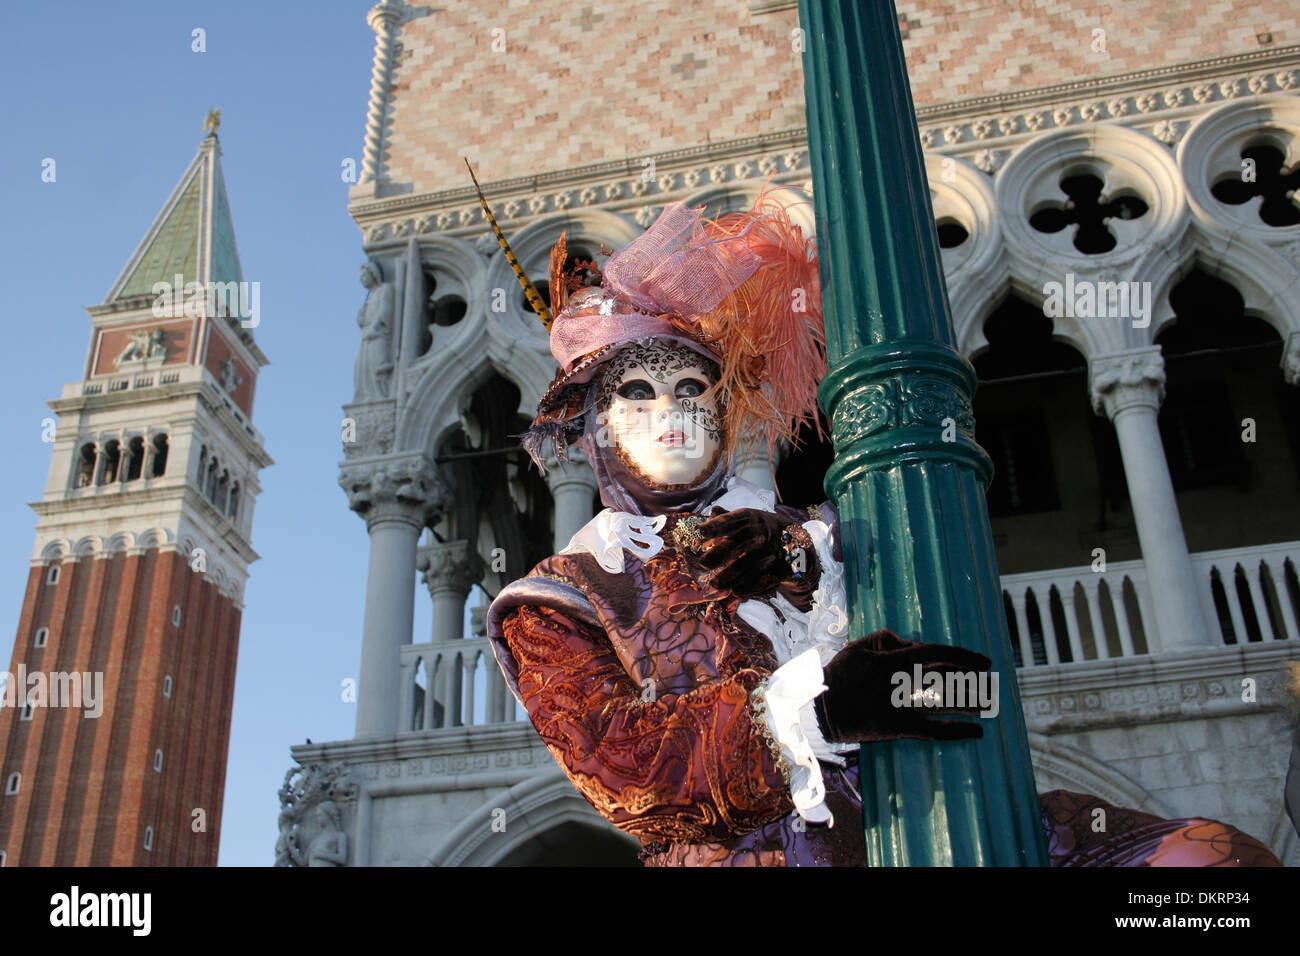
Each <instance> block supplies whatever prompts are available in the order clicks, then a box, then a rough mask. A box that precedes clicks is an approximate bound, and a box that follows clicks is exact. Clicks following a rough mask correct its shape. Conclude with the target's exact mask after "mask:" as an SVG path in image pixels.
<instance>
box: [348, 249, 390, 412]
mask: <svg viewBox="0 0 1300 956" xmlns="http://www.w3.org/2000/svg"><path fill="white" fill-rule="evenodd" d="M361 284H362V285H364V286H365V287H366V288H367V289H368V290H370V291H369V295H367V296H366V301H365V304H364V305H363V306H362V307H361V308H360V309H359V310H358V311H357V325H359V326H360V327H361V347H360V348H359V349H357V364H356V382H355V384H356V397H357V398H358V399H362V398H387V397H388V394H389V387H390V378H391V376H392V372H393V361H392V352H393V312H394V305H395V303H396V296H395V293H394V290H393V284H392V283H391V282H385V281H383V273H382V269H381V267H380V265H379V263H378V261H376V260H374V259H371V260H370V261H369V262H367V263H365V264H364V265H363V266H362V267H361Z"/></svg>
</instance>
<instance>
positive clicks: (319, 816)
mask: <svg viewBox="0 0 1300 956" xmlns="http://www.w3.org/2000/svg"><path fill="white" fill-rule="evenodd" d="M316 826H317V832H316V836H315V838H314V839H313V840H312V841H311V846H310V847H308V848H307V865H308V866H347V863H348V835H347V834H346V833H344V832H343V817H342V814H340V813H339V808H338V807H337V806H336V805H335V803H334V801H332V800H326V801H325V802H324V803H322V804H320V805H319V806H318V807H316Z"/></svg>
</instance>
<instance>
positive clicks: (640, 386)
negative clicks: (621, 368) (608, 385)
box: [618, 378, 655, 402]
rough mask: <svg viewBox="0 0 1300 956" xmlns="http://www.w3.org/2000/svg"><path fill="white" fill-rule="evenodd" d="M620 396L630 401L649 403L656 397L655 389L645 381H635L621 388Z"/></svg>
mask: <svg viewBox="0 0 1300 956" xmlns="http://www.w3.org/2000/svg"><path fill="white" fill-rule="evenodd" d="M618 394H619V395H620V396H622V397H623V398H626V399H627V400H628V401H632V402H649V401H653V400H654V397H655V390H654V387H653V386H652V385H651V384H650V383H649V382H647V381H645V380H644V379H639V378H637V379H633V380H632V381H630V382H624V383H623V384H622V385H621V386H619V389H618Z"/></svg>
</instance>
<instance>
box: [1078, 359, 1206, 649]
mask: <svg viewBox="0 0 1300 956" xmlns="http://www.w3.org/2000/svg"><path fill="white" fill-rule="evenodd" d="M1089 379H1090V381H1089V388H1090V391H1091V393H1092V407H1093V409H1094V410H1095V411H1096V412H1097V414H1099V415H1101V414H1105V415H1106V416H1107V417H1108V418H1110V420H1111V422H1112V423H1113V424H1114V425H1115V435H1116V437H1117V438H1118V439H1119V450H1120V455H1121V456H1122V457H1123V459H1124V477H1125V478H1126V479H1127V480H1128V494H1129V501H1130V502H1131V503H1132V505H1133V520H1134V521H1135V522H1136V524H1137V533H1138V542H1139V543H1140V544H1141V546H1142V560H1143V562H1144V563H1145V564H1146V572H1147V583H1148V587H1149V588H1150V591H1151V603H1152V612H1153V613H1154V615H1155V625H1156V626H1155V635H1154V636H1155V640H1151V635H1150V634H1148V639H1147V646H1148V650H1149V651H1150V652H1151V653H1153V654H1154V653H1156V652H1158V651H1161V650H1173V649H1175V648H1187V647H1204V646H1206V645H1208V644H1210V643H1212V642H1211V640H1210V629H1209V627H1208V626H1207V625H1206V622H1205V618H1204V616H1203V615H1202V613H1201V599H1200V594H1199V591H1198V588H1197V586H1196V573H1195V571H1194V569H1193V568H1192V559H1191V556H1190V555H1189V554H1188V553H1187V540H1186V538H1184V537H1183V523H1182V520H1181V519H1180V518H1179V516H1178V503H1177V500H1176V499H1175V498H1174V485H1173V482H1172V481H1171V480H1170V478H1169V463H1168V462H1166V461H1165V451H1164V445H1163V444H1162V443H1161V440H1160V427H1159V425H1158V423H1157V420H1156V412H1157V411H1158V410H1159V408H1160V402H1161V400H1162V399H1163V398H1164V395H1165V372H1164V360H1163V359H1162V358H1161V356H1160V348H1159V346H1152V347H1151V348H1144V349H1135V350H1133V351H1130V352H1120V353H1115V354H1111V355H1098V356H1094V357H1093V358H1092V360H1091V361H1090V363H1089Z"/></svg>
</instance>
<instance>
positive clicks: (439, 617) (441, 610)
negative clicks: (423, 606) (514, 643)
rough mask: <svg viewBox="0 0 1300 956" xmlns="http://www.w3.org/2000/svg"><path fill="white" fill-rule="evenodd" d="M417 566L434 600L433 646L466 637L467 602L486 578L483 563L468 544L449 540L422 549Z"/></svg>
mask: <svg viewBox="0 0 1300 956" xmlns="http://www.w3.org/2000/svg"><path fill="white" fill-rule="evenodd" d="M416 567H417V568H419V569H420V572H421V573H422V574H423V576H424V583H425V585H426V586H427V587H428V588H429V594H430V596H431V597H432V598H433V643H435V644H446V643H449V642H451V641H459V640H460V639H461V638H462V637H464V636H465V635H464V622H465V599H466V598H468V597H469V592H470V589H471V588H473V587H474V585H475V584H477V583H478V582H479V581H480V580H481V579H482V577H483V571H484V567H483V560H482V559H481V558H480V557H479V556H478V552H477V551H475V550H474V549H473V548H472V547H471V546H470V543H469V542H468V541H448V542H446V543H445V544H434V545H431V546H429V547H427V548H421V549H420V550H419V553H418V555H417V557H416Z"/></svg>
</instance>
